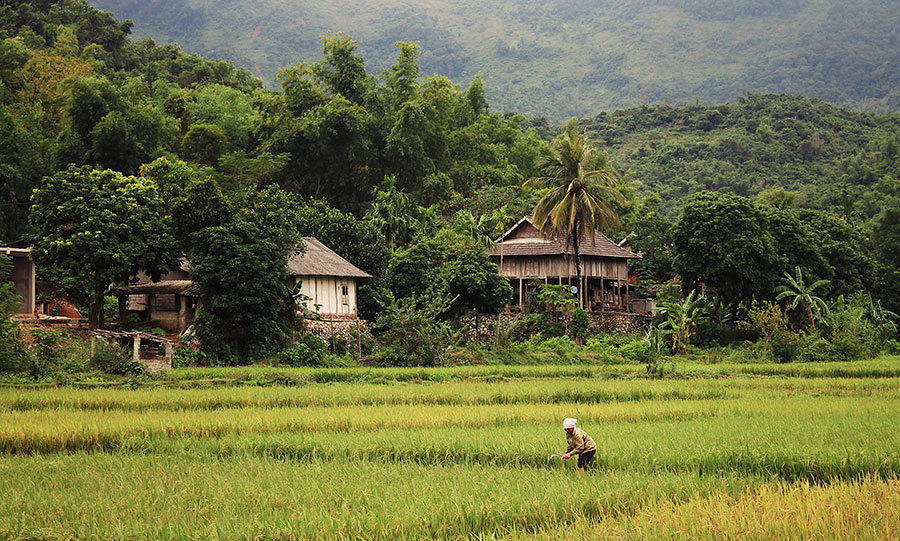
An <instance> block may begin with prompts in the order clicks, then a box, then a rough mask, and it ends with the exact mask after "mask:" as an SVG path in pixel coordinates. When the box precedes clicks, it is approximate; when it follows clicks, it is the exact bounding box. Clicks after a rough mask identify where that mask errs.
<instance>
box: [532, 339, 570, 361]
mask: <svg viewBox="0 0 900 541" xmlns="http://www.w3.org/2000/svg"><path fill="white" fill-rule="evenodd" d="M539 347H540V348H541V349H544V350H547V351H552V352H553V353H556V354H557V355H559V356H561V357H567V358H568V357H570V356H571V355H574V354H575V353H576V352H577V351H578V346H577V345H575V342H573V341H572V339H571V338H569V337H568V336H554V337H551V338H547V339H546V340H541V341H540V343H539Z"/></svg>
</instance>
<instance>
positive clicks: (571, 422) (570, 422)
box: [563, 417, 578, 428]
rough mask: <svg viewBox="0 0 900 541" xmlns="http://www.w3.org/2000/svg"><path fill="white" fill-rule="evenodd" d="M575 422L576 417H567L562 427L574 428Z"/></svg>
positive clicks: (576, 420)
mask: <svg viewBox="0 0 900 541" xmlns="http://www.w3.org/2000/svg"><path fill="white" fill-rule="evenodd" d="M577 422H578V419H572V418H571V417H569V418H567V419H566V420H564V421H563V428H575V423H577Z"/></svg>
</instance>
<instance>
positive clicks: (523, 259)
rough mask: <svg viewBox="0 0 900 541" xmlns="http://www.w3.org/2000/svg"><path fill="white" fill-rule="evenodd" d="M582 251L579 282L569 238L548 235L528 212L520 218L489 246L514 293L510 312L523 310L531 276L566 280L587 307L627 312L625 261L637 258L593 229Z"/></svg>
mask: <svg viewBox="0 0 900 541" xmlns="http://www.w3.org/2000/svg"><path fill="white" fill-rule="evenodd" d="M578 251H579V253H580V255H581V274H582V277H581V278H582V283H581V284H578V283H577V282H578V278H577V271H576V268H575V252H574V250H573V249H572V243H571V241H568V242H566V241H565V240H563V239H556V238H547V237H545V236H544V235H543V234H542V233H541V232H540V231H539V230H538V229H537V227H535V225H534V223H533V222H532V220H531V217H530V216H526V217H524V218H522V219H521V220H519V222H518V223H516V224H515V225H514V226H512V227H511V228H510V229H509V231H507V232H506V233H504V234H503V236H501V237H500V238H499V239H497V243H496V247H495V248H493V249H492V250H490V252H489V255H490V257H491V261H493V262H494V263H496V264H497V265H498V266H499V267H500V274H501V275H503V276H505V277H506V278H508V279H509V281H510V284H512V286H513V290H514V291H515V293H514V295H513V300H512V302H511V303H510V305H509V306H508V307H507V309H508V310H509V311H513V312H519V311H524V309H525V299H526V297H527V293H528V290H529V288H531V287H534V286H533V283H534V280H538V281H540V282H542V283H545V284H567V285H569V286H570V287H572V288H573V291H574V292H575V294H576V295H577V296H578V297H579V300H580V302H579V304H580V305H581V306H583V307H584V308H585V309H586V310H589V311H617V312H625V311H628V306H629V302H630V300H631V291H630V287H629V284H628V260H629V259H637V258H638V257H639V256H638V255H637V254H635V253H634V252H632V251H631V250H629V249H627V248H624V247H620V246H618V245H616V243H614V242H612V241H611V240H609V239H608V238H607V237H606V236H605V235H601V234H600V233H597V234H596V235H595V237H594V239H593V241H592V239H591V238H589V237H588V238H584V239H582V240H581V243H580V244H579V246H578Z"/></svg>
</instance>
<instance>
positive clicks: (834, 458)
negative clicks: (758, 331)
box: [0, 358, 900, 539]
mask: <svg viewBox="0 0 900 541" xmlns="http://www.w3.org/2000/svg"><path fill="white" fill-rule="evenodd" d="M639 372H640V367H639V366H637V365H630V366H629V365H616V366H536V367H530V366H518V367H509V366H500V367H497V366H494V367H490V366H479V367H459V368H435V369H375V368H352V369H320V370H315V369H289V370H282V369H270V368H265V367H250V368H239V369H208V370H201V369H184V370H181V369H180V370H175V371H173V372H172V373H170V374H168V375H166V376H165V377H163V378H160V379H159V380H156V381H154V382H150V385H144V386H141V387H139V388H137V389H127V388H110V387H105V386H98V387H92V388H76V387H64V388H58V389H54V388H28V387H22V386H8V387H0V494H2V505H0V538H4V539H5V538H11V539H33V538H41V539H46V538H51V539H53V538H66V539H71V538H97V539H137V538H140V539H146V538H154V539H184V538H200V539H209V538H228V539H232V538H278V539H422V538H438V539H586V538H587V539H591V538H611V539H634V538H649V539H674V538H684V537H691V538H715V539H722V538H734V539H738V538H740V539H748V538H749V539H771V538H857V539H867V538H868V539H886V538H897V537H898V536H900V431H898V426H900V424H898V420H897V412H898V411H900V360H898V359H895V358H886V359H879V360H874V361H865V362H854V363H840V364H832V365H827V364H821V365H788V366H782V365H721V364H720V365H703V364H700V363H697V364H695V365H690V364H683V365H681V366H680V374H681V376H680V377H679V378H678V379H663V380H657V379H645V378H642V377H639V376H638V374H639ZM279 381H280V382H281V383H278V382H279ZM569 416H571V417H576V418H578V420H579V426H581V427H582V428H584V429H585V430H586V431H587V432H588V433H589V434H591V435H592V436H593V438H594V439H595V440H596V441H597V443H598V446H599V449H598V453H597V456H596V458H595V460H594V466H595V467H594V468H593V471H591V472H589V473H588V474H587V475H581V474H579V473H578V472H576V471H575V469H574V464H573V463H572V462H573V461H569V462H565V463H564V462H562V461H560V460H559V459H551V458H549V455H550V454H551V453H561V452H563V451H564V450H565V440H564V437H563V436H564V435H563V431H562V429H561V422H562V419H563V418H564V417H569Z"/></svg>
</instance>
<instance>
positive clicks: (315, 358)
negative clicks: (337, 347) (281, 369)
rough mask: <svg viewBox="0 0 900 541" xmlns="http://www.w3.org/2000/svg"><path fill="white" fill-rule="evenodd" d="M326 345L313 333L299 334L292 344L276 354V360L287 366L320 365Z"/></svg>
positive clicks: (325, 351)
mask: <svg viewBox="0 0 900 541" xmlns="http://www.w3.org/2000/svg"><path fill="white" fill-rule="evenodd" d="M326 353H327V347H326V346H325V342H323V341H322V340H321V339H320V338H319V337H318V336H316V335H314V334H308V333H304V334H300V335H297V336H296V337H295V339H294V344H293V345H292V346H291V347H289V348H287V349H285V350H283V351H282V352H281V353H279V354H278V362H279V363H281V364H286V365H288V366H321V365H322V361H323V360H324V359H325V354H326Z"/></svg>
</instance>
